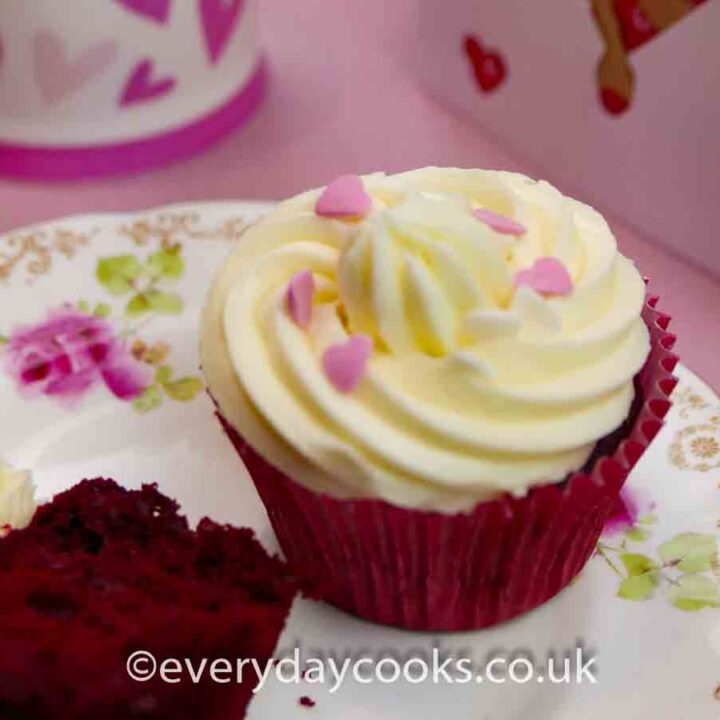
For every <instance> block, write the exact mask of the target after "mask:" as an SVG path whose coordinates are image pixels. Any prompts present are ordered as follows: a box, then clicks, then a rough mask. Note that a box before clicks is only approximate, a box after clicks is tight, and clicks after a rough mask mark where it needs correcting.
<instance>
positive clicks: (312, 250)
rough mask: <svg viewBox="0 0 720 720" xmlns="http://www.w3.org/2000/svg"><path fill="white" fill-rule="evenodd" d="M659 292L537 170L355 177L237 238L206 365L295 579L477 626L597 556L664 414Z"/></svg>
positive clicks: (352, 606) (405, 612) (666, 355)
mask: <svg viewBox="0 0 720 720" xmlns="http://www.w3.org/2000/svg"><path fill="white" fill-rule="evenodd" d="M656 302H657V299H656V298H650V299H648V300H647V302H646V300H645V284H644V282H643V279H642V278H641V276H640V275H639V274H638V272H637V270H636V269H635V267H634V266H633V264H632V263H631V262H630V261H629V260H627V259H626V258H624V257H623V256H622V255H621V254H620V253H619V252H618V251H617V247H616V244H615V240H614V237H613V235H612V233H611V231H610V230H609V228H608V227H607V224H606V223H605V221H604V220H603V219H602V217H601V216H600V215H599V214H598V213H597V212H595V211H594V210H592V209H591V208H589V207H588V206H586V205H584V204H582V203H580V202H578V201H576V200H572V199H570V198H567V197H565V196H563V195H561V194H560V193H559V192H558V191H557V190H555V188H553V187H552V186H550V185H548V184H547V183H544V182H535V181H533V180H530V179H529V178H526V177H524V176H521V175H515V174H511V173H501V172H489V171H469V170H456V169H438V168H428V169H426V170H421V171H415V172H411V173H405V174H402V175H397V176H391V177H387V176H383V175H373V176H368V177H365V178H357V177H354V176H346V177H343V178H339V179H338V180H336V181H333V182H332V183H330V185H328V186H327V187H326V188H325V189H323V190H322V191H313V192H310V193H306V194H305V195H301V196H298V197H297V198H293V199H291V200H289V201H287V202H286V203H283V204H281V205H280V206H279V208H278V209H277V210H276V211H274V212H273V213H271V214H270V215H269V216H268V217H267V218H266V219H264V220H263V221H261V222H260V223H258V224H257V225H255V226H254V227H253V228H251V229H250V230H248V232H247V233H246V235H245V237H244V239H243V241H242V243H241V244H240V246H239V247H238V249H237V250H236V251H235V252H234V253H233V255H232V256H231V257H230V258H229V260H228V261H227V263H226V264H225V265H224V266H223V268H222V269H221V270H220V272H219V274H218V276H217V278H216V280H215V283H214V285H213V288H212V290H211V293H210V297H209V301H208V304H207V307H206V311H205V315H204V319H203V335H202V348H201V351H202V361H203V368H204V370H205V374H206V377H207V381H208V387H209V389H210V392H211V394H212V396H213V398H214V399H215V401H216V403H217V406H218V415H219V417H220V419H221V421H222V423H223V426H224V427H225V429H226V431H227V434H228V436H229V437H230V439H231V440H232V442H233V443H234V445H235V447H236V448H237V450H238V452H239V453H240V455H241V457H242V459H243V461H244V462H245V464H246V466H247V468H248V470H249V472H250V475H251V476H252V478H253V481H254V482H255V485H256V487H257V489H258V492H259V494H260V497H261V498H262V500H263V502H264V504H265V506H266V508H267V511H268V515H269V517H270V520H271V522H272V524H273V527H274V529H275V532H276V534H277V536H278V539H279V541H280V544H281V546H282V547H283V550H284V552H285V554H286V556H287V559H288V562H289V563H290V565H291V567H292V568H293V570H294V572H296V573H298V574H299V575H301V576H303V577H305V578H308V579H314V580H315V581H319V582H321V583H322V587H323V589H324V597H325V598H326V599H327V600H328V601H329V602H331V603H333V604H335V605H337V606H338V607H341V608H343V609H345V610H347V611H349V612H351V613H354V614H356V615H359V616H361V617H364V618H367V619H370V620H374V621H376V622H381V623H387V624H391V625H397V626H401V627H406V628H411V629H415V630H468V629H473V628H480V627H485V626H488V625H492V624H494V623H497V622H500V621H503V620H506V619H509V618H511V617H514V616H516V615H518V614H520V613H522V612H525V611H528V610H530V609H532V608H533V607H536V606H537V605H539V604H541V603H543V602H545V601H546V600H547V599H549V598H550V597H552V596H553V595H555V594H556V593H557V592H559V591H560V590H561V589H562V588H563V587H565V585H567V584H568V582H570V580H572V578H573V577H575V575H576V574H577V573H578V572H579V571H580V570H581V569H582V567H583V565H584V564H585V562H586V561H587V559H588V558H589V556H590V555H591V553H592V551H593V548H594V546H595V543H596V541H597V538H598V535H599V534H600V532H601V529H602V526H603V524H604V522H605V520H606V518H607V517H608V514H609V513H610V512H611V511H612V509H613V507H614V506H615V504H616V503H617V502H618V496H619V492H620V489H621V487H622V485H623V483H624V481H625V479H626V477H627V474H628V472H629V471H630V469H631V468H632V467H633V465H634V464H635V463H636V462H637V460H638V458H639V457H640V455H641V454H642V452H643V451H644V450H645V448H646V446H647V445H648V443H649V442H650V441H651V440H652V438H653V437H654V435H655V434H656V433H657V431H658V429H659V428H660V426H661V424H662V418H663V417H664V415H665V413H666V412H667V410H668V408H669V407H670V402H669V399H668V397H669V394H670V392H671V390H672V388H673V387H674V383H675V380H674V378H673V377H672V375H671V373H672V370H673V367H674V364H675V362H676V360H677V358H676V357H675V356H674V355H672V354H671V352H670V350H671V347H672V343H673V341H674V337H673V336H672V335H670V334H668V332H667V325H668V322H669V317H668V316H667V315H664V314H661V313H658V312H657V311H656V309H655V305H656Z"/></svg>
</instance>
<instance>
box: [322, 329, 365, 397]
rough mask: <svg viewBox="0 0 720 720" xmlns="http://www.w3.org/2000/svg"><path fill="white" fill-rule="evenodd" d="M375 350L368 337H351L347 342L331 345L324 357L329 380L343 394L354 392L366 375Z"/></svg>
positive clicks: (323, 360)
mask: <svg viewBox="0 0 720 720" xmlns="http://www.w3.org/2000/svg"><path fill="white" fill-rule="evenodd" d="M372 350H373V341H372V340H371V339H370V338H369V337H368V336H367V335H351V336H350V337H349V338H348V339H347V340H346V341H345V342H342V343H336V344H335V345H331V346H330V347H329V348H328V349H327V350H326V351H325V352H324V353H323V357H322V364H323V369H324V370H325V375H327V378H328V380H330V382H331V383H332V384H333V385H334V386H335V387H336V388H337V389H338V390H339V391H340V392H342V393H349V392H352V391H353V390H354V389H355V387H356V386H357V384H358V383H359V382H360V380H361V378H362V376H363V375H364V374H365V365H366V364H367V361H368V359H369V358H370V355H371V354H372Z"/></svg>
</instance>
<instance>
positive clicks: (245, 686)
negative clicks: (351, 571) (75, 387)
mask: <svg viewBox="0 0 720 720" xmlns="http://www.w3.org/2000/svg"><path fill="white" fill-rule="evenodd" d="M294 594H295V586H294V584H293V582H292V581H290V580H289V578H288V575H287V574H286V569H285V565H284V564H283V563H282V562H281V561H279V560H278V559H276V558H271V557H269V556H268V555H267V554H266V552H265V551H264V550H263V548H262V546H261V545H260V544H259V543H258V542H257V540H255V538H254V537H253V534H252V531H251V530H248V529H237V528H231V527H229V526H221V525H217V524H215V523H214V522H212V521H210V520H208V519H205V520H202V521H201V522H200V524H199V525H198V527H197V530H195V531H193V530H190V529H189V528H188V525H187V522H186V520H185V518H183V517H182V516H180V515H179V514H178V507H177V504H176V503H175V502H173V501H172V500H170V499H168V498H167V497H165V496H163V495H161V494H160V493H159V492H158V491H157V489H156V487H155V486H153V485H145V486H144V487H143V488H142V490H138V491H127V490H124V489H122V488H121V487H119V486H118V485H116V484H115V483H114V482H112V481H111V480H101V479H97V480H92V481H89V480H86V481H84V482H82V483H80V484H79V485H77V486H75V487H74V488H72V489H71V490H68V491H67V492H65V493H62V494H60V495H58V496H56V497H55V499H54V500H53V501H52V502H51V503H49V504H47V505H43V506H41V507H40V508H39V509H38V511H37V512H36V514H35V517H34V518H33V521H32V523H31V524H30V526H29V527H27V528H26V529H24V530H13V531H11V532H10V534H9V535H8V536H7V537H6V538H5V539H3V540H0V595H1V596H2V612H0V637H1V638H2V653H0V717H2V718H7V719H8V720H11V719H14V718H17V719H18V720H19V719H20V718H22V720H35V719H37V720H41V719H42V720H46V718H51V717H56V718H63V720H96V719H97V718H101V717H102V718H108V719H109V720H115V719H117V720H127V718H134V717H142V718H147V719H148V720H164V719H166V718H167V720H170V719H171V718H172V720H177V718H188V717H192V718H199V717H203V718H227V717H238V718H241V717H244V711H245V707H246V706H247V704H248V702H249V701H250V698H251V697H252V690H253V685H254V683H253V678H252V677H250V678H247V679H246V681H245V682H243V683H236V682H235V681H234V680H233V682H231V683H228V684H221V683H217V682H213V680H212V678H211V676H210V674H209V672H205V673H204V675H203V677H202V678H201V680H200V682H199V683H197V684H196V683H193V682H191V681H190V680H189V679H188V678H187V677H185V681H183V682H179V683H168V682H163V681H162V680H161V679H160V677H159V673H158V672H156V674H155V677H154V678H153V679H151V680H149V681H146V682H138V681H136V680H133V679H131V677H130V676H129V674H128V672H127V670H126V663H127V661H128V658H129V657H130V656H131V655H132V653H134V652H136V651H139V650H143V651H148V652H150V653H152V654H153V655H154V657H155V658H156V661H157V663H158V664H160V663H161V662H162V661H163V660H165V659H167V658H178V659H180V662H184V659H185V658H189V659H190V660H191V661H192V662H193V663H194V667H198V666H199V665H200V663H201V662H202V660H203V659H206V663H207V665H208V666H209V665H210V664H211V663H212V662H213V660H214V659H217V658H226V659H229V660H232V659H233V658H255V659H257V661H258V662H259V663H260V665H261V667H264V665H265V663H266V662H267V661H268V660H269V659H270V658H271V656H272V653H273V651H274V649H275V645H276V643H277V639H278V636H279V634H280V632H281V631H282V628H283V626H284V624H285V619H286V617H287V614H288V612H289V609H290V604H291V602H292V599H293V597H294ZM144 667H145V668H147V665H145V666H144ZM206 670H207V667H206ZM233 677H234V671H233Z"/></svg>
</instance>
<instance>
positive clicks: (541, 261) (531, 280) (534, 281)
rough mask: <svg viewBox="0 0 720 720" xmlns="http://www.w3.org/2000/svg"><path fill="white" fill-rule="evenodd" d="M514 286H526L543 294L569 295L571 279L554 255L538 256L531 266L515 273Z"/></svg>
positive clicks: (571, 287) (571, 288) (571, 285)
mask: <svg viewBox="0 0 720 720" xmlns="http://www.w3.org/2000/svg"><path fill="white" fill-rule="evenodd" d="M513 282H514V283H515V286H516V287H521V286H523V285H524V286H526V287H529V288H532V289H533V290H536V291H537V292H539V293H541V294H543V295H569V294H570V293H571V292H572V291H573V281H572V278H571V277H570V273H569V272H568V271H567V269H566V268H565V266H564V265H563V264H562V263H561V262H560V261H559V260H558V259H557V258H554V257H542V258H538V259H537V260H536V261H535V262H534V263H533V264H532V266H531V267H529V268H526V269H525V270H520V271H519V272H517V273H516V274H515V277H514V278H513Z"/></svg>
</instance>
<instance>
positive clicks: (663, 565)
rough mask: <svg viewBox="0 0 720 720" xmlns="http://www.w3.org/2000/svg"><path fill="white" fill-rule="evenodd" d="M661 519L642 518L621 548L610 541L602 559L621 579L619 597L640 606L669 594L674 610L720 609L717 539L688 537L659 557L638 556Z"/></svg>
mask: <svg viewBox="0 0 720 720" xmlns="http://www.w3.org/2000/svg"><path fill="white" fill-rule="evenodd" d="M656 521H657V517H656V516H655V515H647V516H644V517H641V518H639V519H638V520H637V521H636V522H635V523H634V524H633V525H632V526H631V527H630V528H628V529H627V530H626V531H625V533H624V537H623V538H622V539H621V540H620V541H619V542H610V541H608V540H606V539H602V540H600V542H598V544H597V548H596V554H597V555H598V556H599V557H601V558H602V559H603V560H604V561H605V563H606V564H607V565H608V567H610V569H611V570H612V571H613V572H614V573H615V574H616V575H617V576H618V577H619V578H620V585H619V588H618V592H617V595H618V597H620V598H623V599H624V600H632V601H634V602H640V601H643V600H649V599H650V598H652V597H654V596H656V595H658V594H664V596H665V597H666V599H667V601H668V602H669V603H670V604H671V605H673V606H674V607H676V608H678V609H680V610H684V611H686V612H696V611H698V610H703V609H705V608H717V607H720V588H719V587H718V583H717V581H716V580H715V577H714V575H713V570H716V569H717V568H718V547H717V539H716V537H715V536H714V535H711V534H704V533H697V532H684V533H680V534H678V535H675V536H674V537H673V538H671V539H670V540H667V541H666V542H663V543H662V544H661V545H659V546H658V548H657V551H656V553H654V554H645V553H642V552H638V551H637V549H636V547H635V545H636V544H639V543H643V542H646V541H648V540H649V539H650V537H651V535H652V525H653V524H654V523H655V522H656Z"/></svg>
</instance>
